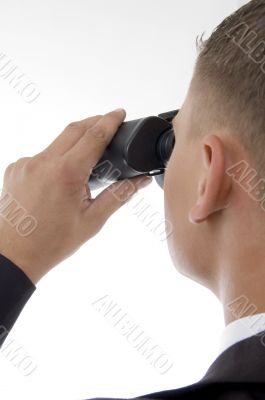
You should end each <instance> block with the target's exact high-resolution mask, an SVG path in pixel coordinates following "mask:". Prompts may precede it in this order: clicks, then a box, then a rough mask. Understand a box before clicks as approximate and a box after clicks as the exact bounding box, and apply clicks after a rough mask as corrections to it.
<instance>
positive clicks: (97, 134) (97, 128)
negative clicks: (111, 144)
mask: <svg viewBox="0 0 265 400" xmlns="http://www.w3.org/2000/svg"><path fill="white" fill-rule="evenodd" d="M85 136H86V138H87V139H88V140H91V137H92V138H95V139H97V140H98V141H100V142H103V143H106V142H107V136H108V132H107V129H106V127H105V126H104V125H94V126H92V127H91V128H90V129H88V130H87V131H86V133H85Z"/></svg>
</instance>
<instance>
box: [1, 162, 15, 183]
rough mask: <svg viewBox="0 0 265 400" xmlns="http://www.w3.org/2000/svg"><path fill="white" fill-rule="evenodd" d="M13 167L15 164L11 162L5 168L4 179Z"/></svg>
mask: <svg viewBox="0 0 265 400" xmlns="http://www.w3.org/2000/svg"><path fill="white" fill-rule="evenodd" d="M14 166H15V163H14V162H13V163H11V164H9V165H8V166H7V167H6V169H5V173H4V179H5V178H7V177H8V176H9V175H10V173H11V171H12V170H13V169H14Z"/></svg>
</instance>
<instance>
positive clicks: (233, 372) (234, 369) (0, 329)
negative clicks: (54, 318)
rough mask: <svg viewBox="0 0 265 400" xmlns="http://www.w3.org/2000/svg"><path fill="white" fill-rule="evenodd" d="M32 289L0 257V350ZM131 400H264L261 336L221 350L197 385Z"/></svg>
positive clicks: (264, 365)
mask: <svg viewBox="0 0 265 400" xmlns="http://www.w3.org/2000/svg"><path fill="white" fill-rule="evenodd" d="M35 289H36V286H35V285H34V284H33V283H32V282H31V280H30V279H29V278H28V277H27V276H26V275H25V274H24V272H23V271H22V270H21V269H20V268H19V267H18V266H16V265H15V264H14V263H12V262H11V261H10V260H8V259H7V258H5V257H4V256H2V255H1V254H0V346H1V345H2V344H3V342H4V340H5V339H6V337H7V335H8V333H9V331H10V330H11V329H12V327H13V325H14V323H15V322H16V319H17V318H18V316H19V314H20V313H21V311H22V309H23V307H24V306H25V304H26V303H27V301H28V299H29V298H30V297H31V295H32V294H33V292H34V291H35ZM262 334H265V331H264V332H262ZM135 399H167V400H169V399H183V400H188V399H192V400H195V399H196V400H198V399H201V400H208V399H209V400H215V399H218V400H251V399H259V400H260V399H263V400H265V346H264V344H263V342H262V341H261V335H256V336H252V337H250V338H248V339H245V340H242V341H240V342H238V343H236V344H234V345H233V346H231V347H230V348H228V349H227V350H225V351H224V352H223V353H222V354H221V355H220V356H219V357H218V358H217V359H216V360H215V361H214V363H213V364H212V365H211V366H210V368H209V369H208V371H207V372H206V374H205V375H204V377H203V378H202V379H201V380H200V381H199V382H197V383H194V384H193V385H190V386H187V387H184V388H182V389H173V390H166V391H163V392H157V393H150V394H146V395H144V396H139V397H135ZM91 400H92V399H91ZM101 400H104V399H103V398H101ZM112 400H114V399H112Z"/></svg>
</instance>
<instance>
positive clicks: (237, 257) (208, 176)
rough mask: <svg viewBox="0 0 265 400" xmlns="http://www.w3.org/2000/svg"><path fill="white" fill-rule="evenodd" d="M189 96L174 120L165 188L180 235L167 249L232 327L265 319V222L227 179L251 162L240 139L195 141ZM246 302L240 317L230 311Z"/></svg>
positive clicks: (220, 134) (213, 136)
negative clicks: (235, 304) (240, 321)
mask: <svg viewBox="0 0 265 400" xmlns="http://www.w3.org/2000/svg"><path fill="white" fill-rule="evenodd" d="M193 96H196V94H195V93H193V92H192V91H191V89H190V90H189V92H188V94H187V97H186V99H185V101H184V104H183V106H182V108H181V110H180V112H179V113H178V114H177V116H176V117H175V118H174V120H173V125H174V131H175V137H176V144H175V147H174V150H173V153H172V155H171V158H170V160H169V163H168V165H167V170H166V174H165V184H164V196H165V217H166V218H167V219H168V220H170V221H171V223H172V225H173V227H174V231H173V234H171V235H169V236H168V249H169V252H170V255H171V258H172V261H173V263H174V265H175V267H176V269H177V270H178V271H179V272H180V273H181V274H183V275H185V276H187V277H189V278H190V279H193V280H194V281H196V282H198V283H199V284H201V285H203V286H205V287H206V288H208V289H210V290H211V291H212V292H213V293H214V294H215V296H217V298H218V299H219V300H220V301H221V303H222V305H223V311H224V320H225V324H228V323H230V322H232V321H234V320H236V319H238V318H240V317H244V316H248V315H252V314H258V313H262V312H265V295H264V282H265V267H264V259H265V247H264V233H265V232H264V221H265V214H264V211H263V210H262V209H261V207H260V205H259V204H258V203H257V202H256V201H255V200H253V199H252V198H251V197H250V196H249V195H248V193H247V192H246V191H244V190H243V189H242V188H241V187H240V185H239V184H238V183H237V182H235V180H234V179H233V178H232V177H231V176H229V175H228V174H227V173H226V170H227V168H229V167H231V166H233V165H235V164H236V163H237V162H239V161H241V160H246V162H248V164H249V165H250V166H252V167H253V165H251V161H250V156H249V154H248V152H247V151H246V150H245V149H244V148H243V146H241V144H240V142H239V140H238V139H236V138H235V135H233V132H229V131H224V130H223V131H222V130H219V131H216V130H213V131H212V132H205V135H201V136H198V137H197V138H196V137H195V139H192V140H191V139H190V138H191V132H192V128H193V131H194V126H193V127H192V126H191V122H190V121H191V117H190V116H191V111H192V104H193V103H194V102H196V97H195V98H194V97H193ZM242 296H244V299H245V300H246V302H245V308H244V307H241V313H240V315H238V312H237V311H236V310H235V307H233V306H231V303H233V302H234V301H235V299H237V298H239V297H242Z"/></svg>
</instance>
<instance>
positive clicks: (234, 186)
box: [0, 90, 265, 324]
mask: <svg viewBox="0 0 265 400" xmlns="http://www.w3.org/2000/svg"><path fill="white" fill-rule="evenodd" d="M193 96H195V94H194V93H192V92H191V91H190V90H189V91H188V94H187V96H186V99H185V101H184V103H183V106H182V107H181V109H180V112H179V113H178V115H177V116H176V117H175V119H174V122H173V123H174V130H175V136H176V144H175V147H174V150H173V152H172V155H171V158H170V160H169V163H168V166H167V169H166V174H165V185H164V195H165V198H164V200H165V202H164V205H165V218H166V220H168V221H170V222H171V226H173V232H170V234H169V235H168V237H167V240H168V249H169V252H170V255H171V258H172V261H173V263H174V265H175V267H176V269H177V270H178V271H179V272H180V273H181V274H183V275H185V276H187V277H189V278H190V279H193V280H194V281H196V282H198V283H199V284H201V285H204V286H205V287H207V288H208V289H210V290H211V291H212V292H213V293H214V295H215V296H217V298H218V299H219V300H220V301H221V302H222V304H223V310H224V320H225V323H226V324H228V323H229V322H231V321H233V320H235V319H238V318H239V317H242V316H247V315H250V314H252V313H253V309H251V308H246V309H245V310H244V312H243V313H241V314H240V315H237V314H236V313H235V312H234V311H231V308H229V307H228V304H230V303H231V302H233V301H234V300H235V299H237V298H238V297H240V296H244V297H245V298H246V299H248V302H249V304H253V305H254V306H255V314H258V313H261V312H265V296H264V282H265V268H264V256H265V247H264V244H263V237H264V225H265V224H264V218H265V215H264V211H263V210H261V208H260V206H259V205H258V203H257V202H255V201H254V200H253V199H252V198H250V196H249V195H248V194H247V193H246V192H245V191H244V190H242V188H241V187H240V186H239V185H238V183H236V182H235V181H234V180H233V179H232V177H231V176H229V175H228V174H227V173H226V170H227V168H229V167H231V166H233V165H234V164H236V163H237V162H239V161H241V160H246V162H248V163H249V165H251V161H250V157H249V154H248V152H247V151H246V149H245V148H244V147H243V146H242V145H241V144H240V141H239V140H238V139H236V137H235V135H233V132H229V131H225V130H218V131H216V130H213V131H212V132H205V135H201V136H198V137H197V138H195V139H192V140H191V132H192V130H193V131H194V126H193V127H192V126H191V122H190V121H191V112H192V104H194V101H196V98H195V99H194V97H193ZM124 119H125V111H114V112H111V113H108V114H106V115H103V116H102V115H98V116H94V117H91V118H87V119H85V120H83V121H79V122H75V123H72V124H70V125H69V126H67V127H66V129H65V130H64V131H63V132H62V133H61V135H59V136H58V137H57V138H56V140H55V141H54V142H53V143H52V144H51V145H50V146H49V147H48V148H47V149H45V150H44V151H42V152H40V153H39V154H37V155H36V156H34V157H29V158H23V159H20V160H18V161H17V162H16V163H13V164H11V165H9V166H8V168H7V170H6V172H5V176H4V188H5V189H6V190H7V191H9V192H11V193H12V194H13V196H14V197H15V198H16V199H17V200H18V201H19V202H20V203H21V204H22V205H23V206H24V207H25V208H26V209H27V210H29V211H30V213H31V214H32V215H34V217H36V219H37V221H38V228H37V229H36V230H35V231H34V232H33V233H32V234H31V235H30V236H28V237H26V238H25V237H21V236H19V235H18V234H17V232H16V230H15V229H14V228H12V227H11V226H10V225H9V224H8V223H7V222H6V221H5V220H4V219H3V218H0V253H2V254H3V255H5V256H6V257H8V258H9V259H10V260H12V261H13V262H14V263H15V264H16V265H18V266H19V267H20V268H21V269H22V270H23V271H24V272H25V273H26V274H27V275H28V277H29V278H30V279H31V280H32V282H33V283H37V282H38V281H39V280H40V279H41V278H42V277H43V276H44V275H45V274H47V273H48V272H49V271H50V270H51V269H52V268H53V267H55V266H56V265H57V264H59V263H60V262H61V261H63V260H64V259H66V258H67V257H69V256H70V255H72V254H73V253H74V252H75V251H76V250H77V249H78V248H79V247H80V246H81V245H82V244H84V243H85V242H86V241H87V240H89V239H90V238H91V237H93V236H94V235H96V234H97V233H98V232H99V231H100V230H101V228H102V227H103V225H104V224H105V222H106V221H107V220H108V218H109V217H110V216H111V215H112V214H113V213H114V212H116V211H117V210H118V209H119V208H120V207H121V206H122V205H123V204H124V203H125V202H126V201H128V200H129V199H130V198H131V196H132V195H133V194H134V193H135V192H136V191H137V190H138V189H139V188H140V185H141V184H143V185H146V184H148V183H149V182H150V181H151V179H150V178H149V179H147V180H146V179H143V177H140V178H139V177H138V178H133V179H131V180H130V182H131V183H132V184H133V188H134V189H133V191H132V190H131V187H130V190H129V191H128V183H127V182H126V181H125V182H123V184H122V185H121V184H120V182H117V183H115V184H114V185H111V187H112V188H113V189H114V190H109V189H110V187H109V188H107V189H105V190H104V191H103V192H102V193H101V194H100V195H99V196H98V197H97V198H95V199H92V198H91V194H90V193H89V192H88V191H87V189H86V186H85V182H86V181H87V179H88V177H89V172H88V171H91V169H92V167H93V166H94V165H96V163H97V161H98V160H99V159H100V157H101V155H102V154H103V152H104V150H105V148H106V147H107V145H108V143H109V142H110V141H111V139H112V137H113V136H114V135H115V133H116V131H117V130H118V127H119V126H120V124H121V123H122V122H123V121H124ZM120 185H121V186H120ZM123 185H124V186H123ZM118 187H119V189H117V188H118ZM126 187H127V189H126ZM113 193H115V195H113Z"/></svg>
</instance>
